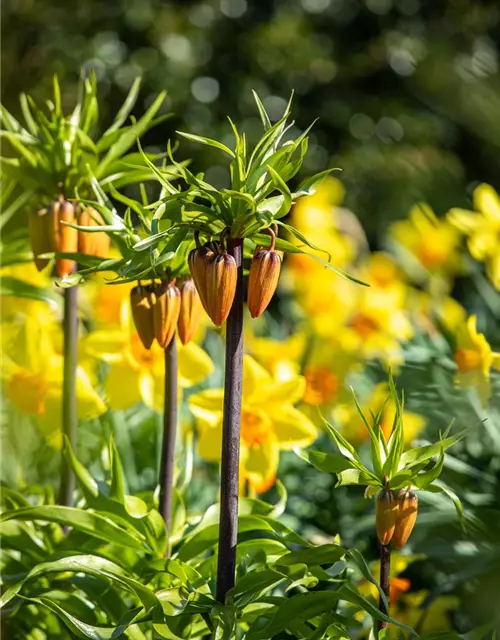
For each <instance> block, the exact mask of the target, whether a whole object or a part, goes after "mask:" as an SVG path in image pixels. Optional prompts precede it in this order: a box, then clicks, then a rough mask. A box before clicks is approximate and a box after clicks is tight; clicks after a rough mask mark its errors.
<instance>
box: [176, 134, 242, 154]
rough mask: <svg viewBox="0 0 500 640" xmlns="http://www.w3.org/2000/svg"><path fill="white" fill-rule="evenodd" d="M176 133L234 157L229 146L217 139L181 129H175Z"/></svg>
mask: <svg viewBox="0 0 500 640" xmlns="http://www.w3.org/2000/svg"><path fill="white" fill-rule="evenodd" d="M176 133H177V134H178V135H180V136H182V137H183V138H186V139H187V140H191V142H199V143H200V144H205V145H207V146H209V147H215V148H216V149H220V150H221V151H224V153H227V155H228V156H230V157H231V158H235V157H236V156H235V154H234V152H233V151H231V149H230V148H229V147H226V145H225V144H222V142H219V141H218V140H212V138H205V137H204V136H197V135H195V134H193V133H184V132H183V131H176Z"/></svg>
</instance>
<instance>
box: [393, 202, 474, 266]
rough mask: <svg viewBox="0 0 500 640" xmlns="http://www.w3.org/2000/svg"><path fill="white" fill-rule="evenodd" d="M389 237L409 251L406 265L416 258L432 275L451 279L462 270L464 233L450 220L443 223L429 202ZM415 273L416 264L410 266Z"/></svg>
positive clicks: (398, 226) (412, 213)
mask: <svg viewBox="0 0 500 640" xmlns="http://www.w3.org/2000/svg"><path fill="white" fill-rule="evenodd" d="M389 237H390V238H392V239H394V240H395V241H396V243H397V244H398V245H399V247H400V249H401V248H402V249H404V251H405V252H406V254H405V255H403V256H402V259H403V262H405V260H408V258H413V259H416V260H417V262H418V265H420V266H421V267H423V268H424V269H425V270H426V271H428V272H429V273H431V274H440V275H442V276H449V275H453V274H455V273H457V271H459V270H460V239H461V236H460V233H459V232H458V231H457V229H456V228H455V227H454V226H453V225H452V224H450V222H449V221H448V220H446V219H445V220H440V219H439V218H437V217H436V214H435V213H434V212H433V211H432V209H431V208H430V207H429V205H427V204H425V203H421V204H417V205H415V206H414V207H413V209H412V210H411V211H410V213H409V215H408V219H407V220H398V221H397V222H394V223H393V224H392V225H391V226H390V228H389ZM407 266H408V267H409V270H410V271H411V270H412V269H411V267H412V266H415V265H412V264H408V265H407Z"/></svg>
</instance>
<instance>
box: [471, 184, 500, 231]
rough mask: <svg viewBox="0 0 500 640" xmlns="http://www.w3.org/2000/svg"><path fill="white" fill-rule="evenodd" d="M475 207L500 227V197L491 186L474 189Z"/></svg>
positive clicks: (480, 186)
mask: <svg viewBox="0 0 500 640" xmlns="http://www.w3.org/2000/svg"><path fill="white" fill-rule="evenodd" d="M474 207H475V208H476V209H477V210H478V211H481V212H482V213H484V215H485V216H486V217H487V218H489V219H490V220H492V221H494V222H496V223H497V224H498V225H500V197H499V195H498V193H497V192H496V191H495V189H493V187H491V186H490V185H489V184H480V185H479V186H478V187H476V188H475V189H474Z"/></svg>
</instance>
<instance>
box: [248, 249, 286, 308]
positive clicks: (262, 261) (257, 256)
mask: <svg viewBox="0 0 500 640" xmlns="http://www.w3.org/2000/svg"><path fill="white" fill-rule="evenodd" d="M280 271H281V258H280V256H279V255H278V253H277V252H276V251H274V249H262V248H261V247H258V248H257V249H256V250H255V253H254V255H253V259H252V264H251V266H250V277H249V280H248V308H249V310H250V315H251V316H252V318H258V317H259V316H260V315H262V313H263V312H264V310H265V309H266V308H267V305H268V304H269V303H270V302H271V298H272V297H273V295H274V292H275V291H276V287H277V286H278V280H279V277H280Z"/></svg>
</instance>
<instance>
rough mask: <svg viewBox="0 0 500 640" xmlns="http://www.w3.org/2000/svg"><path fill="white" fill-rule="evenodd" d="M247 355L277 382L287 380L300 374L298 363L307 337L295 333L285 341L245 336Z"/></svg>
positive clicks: (305, 345) (304, 348)
mask: <svg viewBox="0 0 500 640" xmlns="http://www.w3.org/2000/svg"><path fill="white" fill-rule="evenodd" d="M245 347H246V348H247V349H248V352H249V354H250V355H251V356H252V357H253V358H255V360H257V362H258V363H259V364H261V365H262V366H263V367H264V368H265V369H267V370H268V371H270V372H271V373H272V375H273V376H274V377H275V378H276V379H277V380H288V379H290V378H293V377H294V376H296V375H297V374H298V373H300V363H301V361H302V359H303V357H304V352H305V350H306V347H307V336H306V335H305V334H304V333H296V334H294V335H293V336H290V337H289V338H287V339H286V340H275V339H273V338H261V337H256V336H253V335H251V334H246V336H245Z"/></svg>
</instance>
